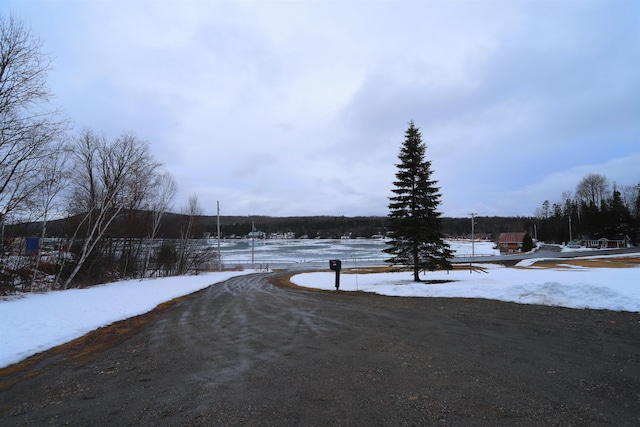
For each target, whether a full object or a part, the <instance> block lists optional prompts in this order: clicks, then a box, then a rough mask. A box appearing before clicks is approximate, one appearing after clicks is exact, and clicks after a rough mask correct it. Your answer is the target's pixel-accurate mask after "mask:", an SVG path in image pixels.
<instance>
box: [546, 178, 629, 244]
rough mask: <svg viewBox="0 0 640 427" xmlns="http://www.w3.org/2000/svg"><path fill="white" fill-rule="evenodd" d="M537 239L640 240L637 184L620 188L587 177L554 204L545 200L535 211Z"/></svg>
mask: <svg viewBox="0 0 640 427" xmlns="http://www.w3.org/2000/svg"><path fill="white" fill-rule="evenodd" d="M535 217H536V224H537V234H538V239H539V240H543V241H546V242H558V243H560V242H569V241H571V240H579V239H583V238H584V239H587V238H588V239H599V238H602V237H604V238H608V239H611V238H615V237H629V238H630V239H631V240H632V242H634V243H636V244H637V243H638V241H640V182H639V183H638V184H635V185H624V186H619V185H618V184H617V183H615V182H614V183H613V184H612V183H611V182H610V181H609V179H608V178H607V177H606V176H605V175H600V174H587V175H586V176H584V177H583V178H582V179H581V180H580V182H578V184H577V185H576V188H575V191H574V192H571V191H565V192H564V193H562V196H561V199H560V200H559V201H557V202H555V203H553V204H551V203H550V202H549V200H545V201H544V202H543V203H542V206H541V207H539V208H538V209H536V212H535Z"/></svg>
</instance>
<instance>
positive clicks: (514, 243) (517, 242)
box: [498, 232, 527, 253]
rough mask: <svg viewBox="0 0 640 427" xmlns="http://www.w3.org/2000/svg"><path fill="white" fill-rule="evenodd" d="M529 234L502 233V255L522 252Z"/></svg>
mask: <svg viewBox="0 0 640 427" xmlns="http://www.w3.org/2000/svg"><path fill="white" fill-rule="evenodd" d="M526 235H527V233H524V232H523V233H500V236H499V237H498V246H499V247H500V253H514V252H520V251H521V250H522V246H523V242H524V238H525V236H526Z"/></svg>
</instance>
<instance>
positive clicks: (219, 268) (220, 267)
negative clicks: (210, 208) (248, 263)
mask: <svg viewBox="0 0 640 427" xmlns="http://www.w3.org/2000/svg"><path fill="white" fill-rule="evenodd" d="M216 205H217V208H218V271H222V258H220V201H219V200H218V201H216Z"/></svg>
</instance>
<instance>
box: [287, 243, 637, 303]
mask: <svg viewBox="0 0 640 427" xmlns="http://www.w3.org/2000/svg"><path fill="white" fill-rule="evenodd" d="M627 256H628V255H627ZM635 256H636V257H637V256H639V255H635ZM536 261H540V259H537V260H536V259H527V260H524V261H522V262H521V263H520V264H519V265H517V266H516V267H518V268H513V267H503V266H501V265H495V264H482V266H483V267H484V268H486V271H487V272H486V273H478V272H473V273H470V272H469V270H468V269H467V270H453V271H450V272H449V273H447V272H445V271H437V272H429V273H426V274H424V275H423V276H422V278H423V279H424V280H429V281H439V280H450V281H451V282H447V283H437V284H429V283H416V282H414V281H413V273H411V272H400V273H377V274H344V272H343V273H342V274H341V275H340V290H341V291H361V292H373V293H377V294H380V295H389V296H399V297H401V296H404V297H441V298H485V299H494V300H500V301H510V302H516V303H521V304H542V305H552V306H561V307H568V308H578V309H583V308H589V309H604V310H615V311H631V312H640V268H639V267H630V268H589V267H576V266H572V265H570V264H563V265H562V268H537V267H535V262H536ZM527 266H529V268H526V267H527ZM291 281H292V282H293V283H295V284H296V285H298V286H303V287H309V288H316V289H326V290H335V273H334V272H315V273H301V274H297V275H294V276H293V277H292V278H291Z"/></svg>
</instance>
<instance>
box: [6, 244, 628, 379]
mask: <svg viewBox="0 0 640 427" xmlns="http://www.w3.org/2000/svg"><path fill="white" fill-rule="evenodd" d="M636 256H640V255H636ZM560 262H563V261H560ZM564 262H566V260H564ZM522 265H523V266H524V267H528V268H508V267H501V266H496V265H490V264H487V265H485V266H486V267H487V273H469V271H468V270H455V271H452V272H450V273H449V274H447V273H446V272H432V273H428V274H427V275H425V279H428V280H454V282H451V283H445V284H433V285H431V284H424V283H413V282H412V281H411V274H410V273H380V274H357V275H356V274H344V273H343V274H341V279H340V290H342V291H365V292H376V293H379V294H384V295H392V296H412V297H416V296H418V297H463V298H489V299H496V300H502V301H514V302H518V303H522V304H544V305H557V306H563V307H572V308H592V309H609V310H624V311H632V312H640V268H638V267H635V268H585V267H571V266H566V267H563V268H554V269H550V268H536V265H535V262H534V260H526V261H523V262H522ZM251 272H252V271H244V272H223V273H207V274H202V275H199V276H183V277H169V278H161V279H149V280H142V281H141V280H129V281H121V282H117V283H112V284H108V285H103V286H97V287H93V288H89V289H72V290H67V291H57V292H49V293H45V294H26V295H23V296H20V297H14V298H10V299H5V300H0V325H2V328H1V329H0V367H5V366H8V365H10V364H12V363H16V362H19V361H20V360H22V359H24V358H26V357H29V356H31V355H33V354H35V353H38V352H41V351H44V350H47V349H49V348H51V347H54V346H56V345H59V344H63V343H65V342H68V341H71V340H73V339H75V338H78V337H80V336H82V335H84V334H86V333H87V332H89V331H91V330H94V329H97V328H99V327H101V326H105V325H108V324H110V323H113V322H115V321H118V320H122V319H126V318H128V317H132V316H136V315H138V314H142V313H145V312H147V311H150V310H151V309H153V308H154V307H155V306H157V305H158V304H160V303H162V302H165V301H168V300H171V299H173V298H176V297H179V296H182V295H186V294H189V293H191V292H195V291H197V290H200V289H203V288H206V287H208V286H210V285H211V284H214V283H219V282H222V281H224V280H226V279H228V278H229V277H232V276H236V275H240V274H247V273H251ZM334 277H335V275H334V273H333V272H318V273H302V274H297V275H295V276H293V278H292V281H293V282H294V283H296V284H298V285H299V286H306V287H313V288H319V289H335V287H334V283H335V282H334Z"/></svg>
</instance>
